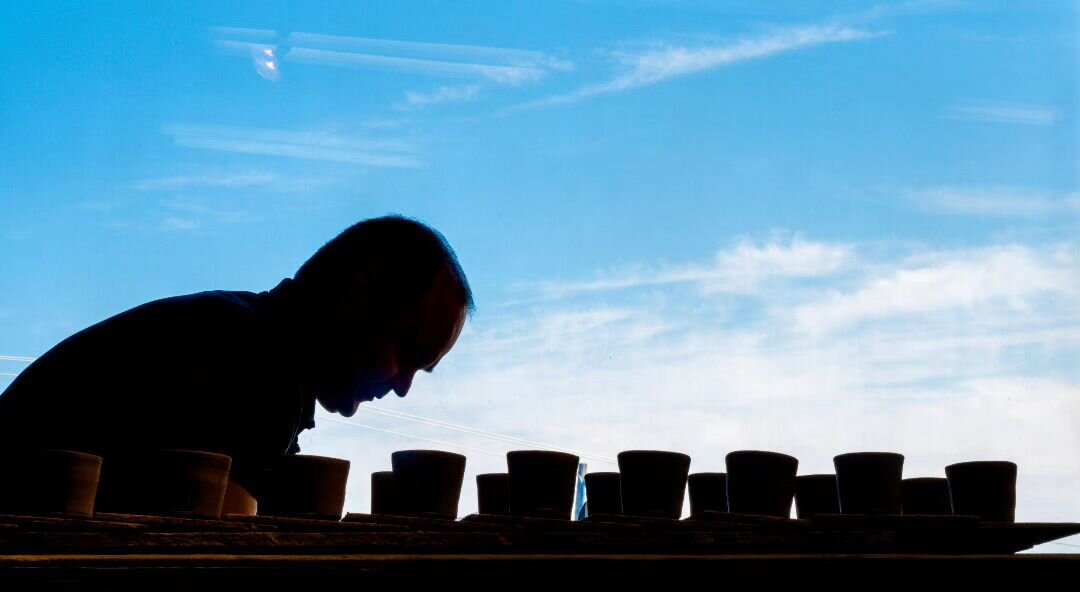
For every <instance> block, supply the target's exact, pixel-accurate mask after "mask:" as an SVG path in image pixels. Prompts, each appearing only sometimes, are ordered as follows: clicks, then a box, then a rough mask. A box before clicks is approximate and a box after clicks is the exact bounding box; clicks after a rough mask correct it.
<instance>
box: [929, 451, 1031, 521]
mask: <svg viewBox="0 0 1080 592" xmlns="http://www.w3.org/2000/svg"><path fill="white" fill-rule="evenodd" d="M945 475H946V477H948V480H949V496H950V498H951V499H952V510H953V514H963V515H970V516H978V517H979V519H980V520H983V521H986V522H1014V521H1015V520H1016V464H1015V463H1011V462H1008V461H973V462H964V463H958V464H955V465H949V466H947V467H945Z"/></svg>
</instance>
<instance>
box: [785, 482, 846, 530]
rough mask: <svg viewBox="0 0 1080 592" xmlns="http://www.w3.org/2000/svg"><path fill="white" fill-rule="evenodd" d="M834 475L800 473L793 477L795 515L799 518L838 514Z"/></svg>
mask: <svg viewBox="0 0 1080 592" xmlns="http://www.w3.org/2000/svg"><path fill="white" fill-rule="evenodd" d="M839 513H840V498H839V497H838V496H837V494H836V475H800V476H798V477H795V515H796V516H798V517H799V519H800V520H807V519H809V518H813V517H814V516H816V515H818V514H839Z"/></svg>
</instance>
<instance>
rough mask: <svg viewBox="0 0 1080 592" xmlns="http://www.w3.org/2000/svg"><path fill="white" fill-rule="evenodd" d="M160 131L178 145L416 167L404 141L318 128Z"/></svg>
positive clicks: (182, 128) (168, 126)
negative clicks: (359, 135)
mask: <svg viewBox="0 0 1080 592" xmlns="http://www.w3.org/2000/svg"><path fill="white" fill-rule="evenodd" d="M162 131H163V132H164V133H165V134H167V135H170V136H172V137H173V140H174V141H175V142H176V144H177V145H178V146H185V147H188V148H200V149H204V150H217V151H223V152H239V153H244V154H264V155H269V156H283V157H287V158H299V159H305V160H325V161H331V162H346V163H352V164H362V165H367V166H376V167H418V166H420V165H421V162H420V160H419V158H418V157H417V155H416V147H415V146H414V145H413V144H411V143H409V142H405V141H403V140H394V139H389V140H388V139H374V138H364V137H358V136H351V135H343V134H339V133H332V132H327V131H318V130H310V131H309V130H287V129H271V128H252V127H237V126H224V125H194V124H166V125H164V126H163V127H162Z"/></svg>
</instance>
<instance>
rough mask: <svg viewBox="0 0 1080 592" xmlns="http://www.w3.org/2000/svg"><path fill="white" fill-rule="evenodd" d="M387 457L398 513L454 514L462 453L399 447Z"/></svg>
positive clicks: (461, 477) (462, 468)
mask: <svg viewBox="0 0 1080 592" xmlns="http://www.w3.org/2000/svg"><path fill="white" fill-rule="evenodd" d="M390 461H391V464H392V465H393V467H394V491H395V492H396V494H397V498H398V503H397V510H398V512H399V513H400V514H402V515H405V516H419V515H432V516H435V517H439V518H447V519H451V520H453V519H455V518H457V513H458V500H459V499H460V498H461V483H462V481H463V480H464V479H465V457H464V456H462V455H460V454H454V453H453V452H443V451H441V450H399V451H397V452H395V453H393V454H392V455H390Z"/></svg>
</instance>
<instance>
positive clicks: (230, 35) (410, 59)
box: [210, 27, 573, 85]
mask: <svg viewBox="0 0 1080 592" xmlns="http://www.w3.org/2000/svg"><path fill="white" fill-rule="evenodd" d="M210 35H211V38H212V42H213V44H214V46H215V47H216V48H217V49H219V50H220V51H223V52H226V53H231V54H234V55H244V56H250V57H251V58H252V59H254V60H255V66H256V70H258V71H259V74H260V75H261V76H263V77H264V78H269V79H271V80H277V79H278V78H279V77H280V64H279V63H278V56H279V55H280V56H281V60H282V61H285V62H288V63H294V64H318V65H326V66H339V67H348V68H358V69H365V70H383V71H393V72H405V73H410V74H419V75H423V76H435V77H455V78H471V79H474V80H483V81H486V82H490V83H494V84H508V85H521V84H525V83H529V82H535V81H536V80H539V79H541V78H543V77H544V76H545V75H546V74H547V73H548V72H551V71H554V70H569V69H572V68H573V64H571V63H570V62H567V61H565V60H561V59H557V58H553V57H550V56H548V55H546V54H544V53H542V52H539V51H528V50H520V49H510V48H501V47H485V46H474V45H454V44H446V43H420V42H415V41H402V40H394V39H372V38H366V37H347V36H340V35H324V34H319V33H303V32H294V33H289V34H288V35H286V36H284V39H283V40H280V42H278V39H279V37H280V36H279V35H278V33H277V31H273V30H266V29H244V28H237V27H211V28H210Z"/></svg>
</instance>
